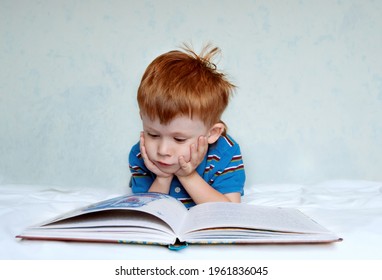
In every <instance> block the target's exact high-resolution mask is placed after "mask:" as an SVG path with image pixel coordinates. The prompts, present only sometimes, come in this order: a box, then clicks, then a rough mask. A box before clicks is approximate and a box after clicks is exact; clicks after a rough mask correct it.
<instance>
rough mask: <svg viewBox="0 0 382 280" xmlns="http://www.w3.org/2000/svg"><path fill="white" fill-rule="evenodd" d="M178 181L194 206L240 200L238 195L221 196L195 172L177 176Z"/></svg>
mask: <svg viewBox="0 0 382 280" xmlns="http://www.w3.org/2000/svg"><path fill="white" fill-rule="evenodd" d="M178 179H179V181H180V183H181V184H182V185H183V187H184V188H185V189H186V191H187V192H188V194H189V195H190V196H191V197H192V199H193V200H194V202H195V203H196V204H199V203H204V202H240V200H241V195H240V193H227V194H222V193H220V192H219V191H217V190H215V189H214V188H213V187H211V186H210V185H209V184H208V183H207V182H206V181H204V179H203V178H202V177H201V176H200V175H199V174H198V173H197V172H196V171H194V172H192V173H191V174H189V175H187V176H178Z"/></svg>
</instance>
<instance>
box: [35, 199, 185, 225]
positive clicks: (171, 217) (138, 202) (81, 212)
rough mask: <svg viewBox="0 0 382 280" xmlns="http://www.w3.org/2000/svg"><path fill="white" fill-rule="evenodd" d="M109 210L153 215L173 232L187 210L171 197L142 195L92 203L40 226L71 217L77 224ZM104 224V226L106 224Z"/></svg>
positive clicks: (97, 221) (95, 222)
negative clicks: (90, 216) (88, 217)
mask: <svg viewBox="0 0 382 280" xmlns="http://www.w3.org/2000/svg"><path fill="white" fill-rule="evenodd" d="M111 210H121V211H122V212H121V211H119V212H118V213H119V216H120V215H126V216H134V215H139V212H143V213H146V214H150V215H153V216H155V217H157V218H159V219H160V220H162V221H164V222H165V223H166V224H168V225H169V226H170V227H171V228H172V229H173V231H174V232H178V231H179V224H181V223H182V222H183V221H182V220H183V218H184V217H185V216H186V214H187V210H186V208H185V207H184V206H183V204H182V203H181V202H179V201H178V200H176V199H175V198H173V197H170V196H168V195H165V194H159V193H142V194H134V195H125V196H120V197H116V198H112V199H108V200H105V201H101V202H98V203H94V204H92V205H89V206H87V207H83V208H80V209H78V210H75V211H72V212H69V213H67V214H64V215H61V216H59V217H57V218H55V219H53V220H50V221H48V222H45V223H43V224H42V225H40V226H48V225H51V224H53V223H57V222H60V221H63V220H67V219H72V218H73V217H77V218H76V219H75V220H76V222H77V223H78V222H79V221H80V220H81V219H82V218H84V219H86V216H87V215H88V214H90V213H96V212H104V211H108V212H110V211H111ZM123 211H125V214H122V213H123ZM119 219H120V217H119ZM86 220H87V221H86V224H87V226H92V223H94V226H100V223H102V221H99V219H98V220H97V219H94V220H93V221H92V220H91V219H86ZM130 220H131V219H130ZM105 223H106V224H105V226H106V225H107V222H105ZM153 223H154V220H151V226H152V224H153Z"/></svg>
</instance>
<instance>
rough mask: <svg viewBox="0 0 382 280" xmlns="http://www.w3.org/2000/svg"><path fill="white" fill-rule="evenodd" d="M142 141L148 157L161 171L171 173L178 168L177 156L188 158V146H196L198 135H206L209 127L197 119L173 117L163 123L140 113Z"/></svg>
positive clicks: (187, 159)
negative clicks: (166, 122)
mask: <svg viewBox="0 0 382 280" xmlns="http://www.w3.org/2000/svg"><path fill="white" fill-rule="evenodd" d="M141 118H142V124H143V132H144V140H145V141H144V143H145V148H146V152H147V155H148V157H149V159H150V160H151V161H152V162H153V163H154V164H155V165H156V166H157V167H158V168H159V169H160V170H161V171H163V172H165V173H169V174H173V173H175V172H176V171H178V170H179V168H180V166H179V157H180V156H183V157H184V159H185V160H186V161H189V160H190V147H191V144H194V145H195V146H196V147H197V143H198V139H199V137H200V136H208V132H209V128H208V127H207V126H206V125H205V124H204V123H203V122H202V121H201V120H200V119H199V118H194V119H190V118H189V117H186V116H179V117H175V118H174V119H173V120H172V121H171V122H169V123H168V124H166V125H164V124H161V123H160V122H159V119H158V118H156V119H155V120H151V119H150V118H149V117H147V116H145V115H143V114H142V115H141Z"/></svg>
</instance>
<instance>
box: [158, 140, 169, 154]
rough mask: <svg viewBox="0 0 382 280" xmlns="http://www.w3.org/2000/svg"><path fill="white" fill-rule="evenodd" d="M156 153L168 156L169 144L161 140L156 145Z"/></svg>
mask: <svg viewBox="0 0 382 280" xmlns="http://www.w3.org/2000/svg"><path fill="white" fill-rule="evenodd" d="M158 154H159V155H160V156H169V155H170V146H169V143H167V141H161V142H160V143H159V145H158Z"/></svg>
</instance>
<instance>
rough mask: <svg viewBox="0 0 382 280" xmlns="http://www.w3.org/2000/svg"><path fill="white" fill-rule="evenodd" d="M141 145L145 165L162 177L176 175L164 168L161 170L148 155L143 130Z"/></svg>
mask: <svg viewBox="0 0 382 280" xmlns="http://www.w3.org/2000/svg"><path fill="white" fill-rule="evenodd" d="M139 147H140V150H141V155H142V158H143V161H144V162H145V165H146V167H147V168H148V169H149V170H150V171H151V172H153V173H154V174H155V175H157V176H158V177H162V178H169V177H172V176H174V175H173V174H168V173H165V172H163V171H162V170H160V169H159V168H158V167H157V166H156V165H155V164H154V163H153V162H152V161H151V160H150V159H149V157H148V155H147V153H146V148H145V138H144V136H143V132H141V137H140V143H139Z"/></svg>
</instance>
